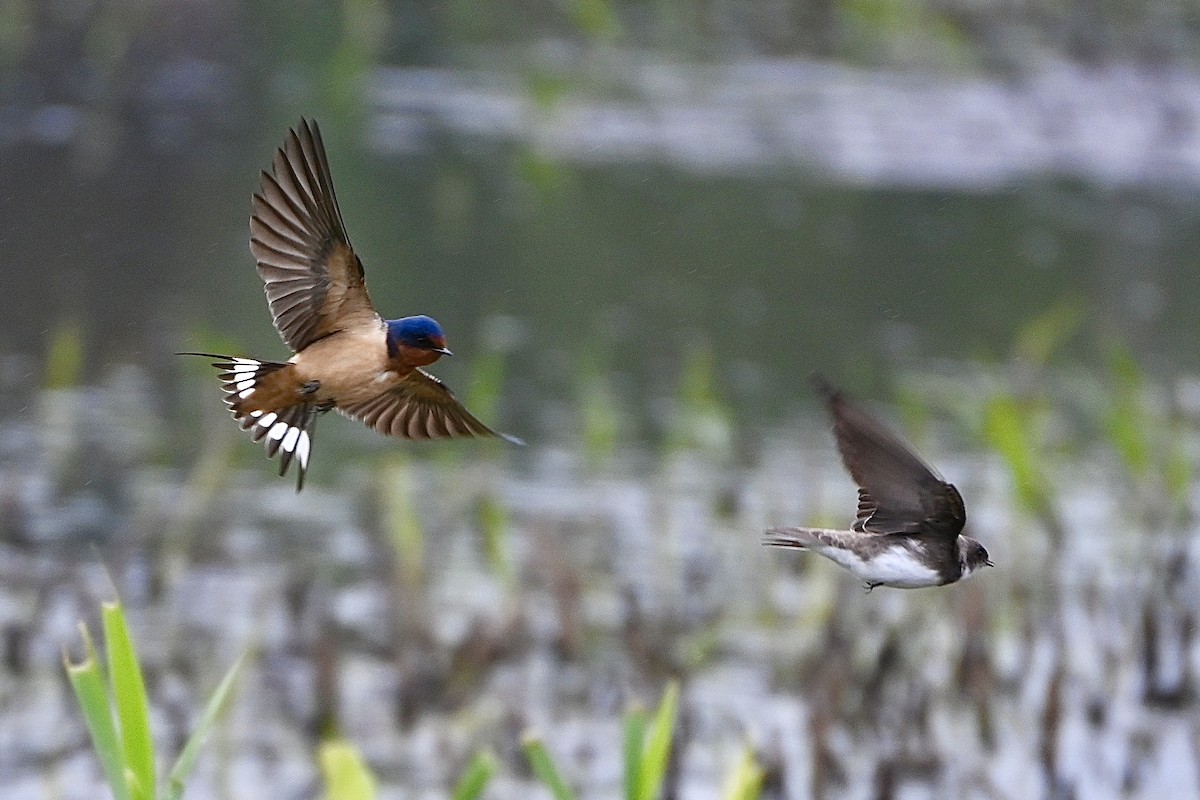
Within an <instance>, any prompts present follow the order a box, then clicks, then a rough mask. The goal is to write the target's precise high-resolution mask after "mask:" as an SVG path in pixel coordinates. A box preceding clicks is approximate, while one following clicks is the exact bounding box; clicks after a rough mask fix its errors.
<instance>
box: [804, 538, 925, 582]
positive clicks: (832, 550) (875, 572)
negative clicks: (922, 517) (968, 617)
mask: <svg viewBox="0 0 1200 800" xmlns="http://www.w3.org/2000/svg"><path fill="white" fill-rule="evenodd" d="M820 553H821V555H823V556H825V557H826V558H828V559H830V560H831V561H834V562H836V563H838V564H841V565H842V566H843V567H845V568H846V569H848V570H850V571H851V572H853V573H854V574H855V575H857V576H858V577H860V578H862V579H863V580H864V581H865V582H867V583H868V584H882V585H884V586H893V587H895V588H897V589H921V588H924V587H926V586H938V585H940V584H941V583H942V577H941V575H940V574H938V571H937V570H934V569H931V568H929V567H928V566H926V565H925V564H923V563H921V561H920V560H919V559H918V558H917V557H916V555H915V554H914V553H913V552H912V551H910V550H909V549H908V548H907V547H905V546H903V545H897V546H895V547H892V548H889V549H887V550H884V551H883V552H881V553H878V554H876V555H875V556H874V557H873V558H868V559H864V558H862V557H861V556H859V554H858V553H855V552H853V551H851V550H846V549H844V548H841V547H823V548H821V549H820Z"/></svg>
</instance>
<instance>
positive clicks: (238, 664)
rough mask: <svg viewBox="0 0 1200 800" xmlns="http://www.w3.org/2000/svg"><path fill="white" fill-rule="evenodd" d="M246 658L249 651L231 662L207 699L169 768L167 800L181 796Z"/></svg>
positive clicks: (174, 799)
mask: <svg viewBox="0 0 1200 800" xmlns="http://www.w3.org/2000/svg"><path fill="white" fill-rule="evenodd" d="M248 656H249V651H247V652H245V653H242V655H241V656H240V657H239V658H238V660H237V661H235V662H233V666H232V667H230V668H229V671H228V672H226V673H225V677H224V678H222V679H221V682H220V683H219V684H218V685H217V689H216V691H214V692H213V693H212V696H211V697H210V698H208V705H206V706H205V707H204V713H203V714H202V715H201V716H200V723H199V724H198V725H197V726H196V730H194V731H192V735H191V736H189V737H188V740H187V744H185V745H184V746H183V752H182V753H180V754H179V758H178V759H176V760H175V765H174V766H173V767H171V772H170V774H168V775H167V791H166V796H167V800H178V799H179V798H180V797H182V796H183V786H184V782H185V781H186V780H187V776H188V775H190V774H191V772H192V769H193V768H194V767H195V766H196V758H197V757H198V756H199V755H200V748H201V747H202V746H203V745H204V742H205V740H206V739H207V738H208V734H209V733H210V732H211V731H212V728H213V726H214V725H215V724H216V722H217V719H218V718H219V717H220V716H221V712H222V711H223V710H224V709H225V705H226V704H227V703H228V701H229V698H230V696H231V694H232V692H233V686H234V683H235V681H236V680H237V676H238V674H239V673H240V672H241V669H242V665H243V664H245V663H246V658H247V657H248Z"/></svg>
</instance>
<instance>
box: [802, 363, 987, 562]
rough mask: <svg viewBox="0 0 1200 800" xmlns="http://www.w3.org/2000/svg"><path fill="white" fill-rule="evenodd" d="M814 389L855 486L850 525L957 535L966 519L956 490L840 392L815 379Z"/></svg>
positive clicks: (870, 529) (877, 530) (876, 530)
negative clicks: (855, 513) (855, 512)
mask: <svg viewBox="0 0 1200 800" xmlns="http://www.w3.org/2000/svg"><path fill="white" fill-rule="evenodd" d="M817 388H818V390H819V391H820V392H821V394H822V395H823V396H824V398H825V403H826V405H827V406H828V407H829V413H830V414H831V415H832V416H833V433H834V437H835V438H836V439H837V445H838V450H839V451H841V454H842V461H843V463H845V465H846V469H847V470H849V472H850V475H851V476H852V477H853V478H854V480H855V481H856V482H857V483H858V485H859V487H860V488H859V490H858V519H857V520H856V521H855V523H854V528H855V529H856V530H860V531H863V532H866V533H936V534H940V535H943V536H946V537H950V538H953V537H956V536H958V533H959V531H961V530H962V528H963V525H965V524H966V521H967V512H966V507H965V506H964V505H963V500H962V496H961V495H960V494H959V493H958V490H957V489H955V488H954V486H953V485H952V484H949V483H946V482H945V481H944V480H942V478H941V476H940V475H938V474H937V472H935V471H934V469H933V468H932V467H930V466H929V465H928V464H927V463H925V461H924V460H923V459H922V458H921V457H920V456H918V455H917V454H916V453H915V452H914V451H913V450H912V448H910V447H909V446H908V445H907V444H906V443H905V442H904V441H902V440H901V439H900V438H899V437H898V436H896V435H895V434H894V433H892V432H891V431H890V430H888V429H887V428H886V427H884V426H883V424H882V423H880V422H879V421H878V420H876V419H875V418H874V417H872V416H871V415H869V414H868V413H867V412H866V411H864V410H863V409H861V408H859V407H858V406H856V405H855V404H854V403H851V402H850V401H849V400H847V399H846V397H845V395H843V394H842V393H841V392H840V391H838V390H837V389H835V388H833V387H832V386H830V385H828V384H826V383H824V382H823V381H820V380H818V382H817Z"/></svg>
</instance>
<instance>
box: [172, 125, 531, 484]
mask: <svg viewBox="0 0 1200 800" xmlns="http://www.w3.org/2000/svg"><path fill="white" fill-rule="evenodd" d="M250 251H251V252H252V253H253V254H254V258H255V260H256V261H257V262H258V274H259V277H261V278H262V280H263V283H264V290H265V291H266V295H267V302H268V304H269V305H270V308H271V316H272V317H273V318H274V323H275V329H276V330H277V331H279V335H280V336H281V337H282V338H283V341H284V342H285V343H286V344H287V346H288V347H289V348H290V349H291V350H292V352H293V353H294V355H293V356H292V357H291V358H290V359H288V360H287V361H261V360H259V359H256V358H239V357H236V356H222V355H215V354H212V353H184V354H182V355H198V356H206V357H208V358H213V359H215V362H214V364H213V366H215V367H217V368H218V369H220V370H221V375H220V378H221V380H222V382H223V383H224V389H225V402H226V403H227V404H228V405H229V407H230V410H231V411H232V412H233V418H234V419H235V420H237V421H238V422H239V423H240V424H241V426H242V430H249V431H251V435H252V436H253V437H254V440H255V441H259V440H265V443H266V448H267V456H268V457H269V458H273V457H274V456H276V455H279V457H280V458H279V474H280V475H284V474H286V473H287V470H288V467H289V466H290V465H291V464H292V462H293V460H294V461H295V462H296V464H297V473H298V474H297V478H296V491H300V489H301V488H302V487H303V486H304V476H305V473H306V472H307V471H308V464H309V458H310V457H311V455H312V441H313V430H314V428H315V426H316V422H317V418H318V417H320V416H321V414H323V413H325V412H327V411H329V410H331V409H337V410H338V411H340V412H341V413H342V414H345V415H346V416H348V417H351V418H353V419H358V420H362V421H363V422H364V423H366V424H367V425H368V426H370V427H372V428H374V429H375V430H377V431H378V432H380V433H382V434H384V435H386V436H398V437H401V438H404V439H439V438H447V437H473V436H499V437H500V438H502V439H506V440H508V441H510V442H513V443H514V444H522V442H521V441H520V440H519V439H517V438H515V437H513V436H509V435H507V434H503V433H497V432H495V431H493V430H492V429H491V428H489V427H488V426H487V425H484V424H483V423H482V422H480V421H479V420H478V419H476V418H475V417H474V416H472V415H471V413H470V412H469V411H467V409H465V408H464V407H463V406H462V404H461V403H460V402H459V401H458V400H457V399H456V398H455V397H454V395H453V393H451V391H450V390H449V389H448V388H447V387H446V385H445V384H443V383H442V382H441V381H440V380H438V379H437V378H435V377H434V376H432V375H430V374H429V373H427V372H425V371H424V370H422V369H421V367H424V366H428V365H429V364H432V363H433V362H435V361H437V360H438V359H439V358H441V357H442V356H448V355H453V354H452V353H451V352H450V350H449V349H448V348H447V347H446V335H445V333H443V331H442V328H441V326H440V325H438V323H437V322H436V321H435V320H433V319H431V318H430V317H426V316H413V317H403V318H402V319H391V320H385V319H383V318H382V317H381V316H380V315H379V314H378V313H377V312H376V311H375V307H374V306H373V305H372V304H371V298H370V296H369V295H368V294H367V286H366V282H365V277H364V273H363V266H362V261H360V260H359V258H358V256H357V255H356V254H355V252H354V249H353V248H352V247H351V246H350V239H349V238H348V237H347V235H346V226H345V224H344V223H343V221H342V212H341V210H340V209H339V208H338V202H337V197H336V196H335V194H334V191H333V178H332V177H331V176H330V172H329V163H328V160H327V159H326V156H325V146H324V144H323V143H322V141H321V132H320V130H319V129H318V127H317V124H316V123H315V122H313V123H311V124H310V123H309V122H308V121H307V120H304V119H301V120H300V124H299V125H298V126H297V127H296V129H295V130H290V131H288V135H287V138H286V139H285V140H284V143H283V146H282V147H281V148H279V150H278V152H277V153H276V154H275V160H274V163H273V165H272V170H271V174H268V173H267V172H263V173H262V178H261V184H260V190H259V192H258V193H257V194H255V195H254V199H253V208H252V214H251V216H250Z"/></svg>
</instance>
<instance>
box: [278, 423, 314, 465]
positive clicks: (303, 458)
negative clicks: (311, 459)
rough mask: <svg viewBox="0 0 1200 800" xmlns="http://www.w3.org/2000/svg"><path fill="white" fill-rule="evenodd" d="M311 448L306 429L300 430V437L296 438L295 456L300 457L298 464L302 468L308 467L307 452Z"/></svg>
mask: <svg viewBox="0 0 1200 800" xmlns="http://www.w3.org/2000/svg"><path fill="white" fill-rule="evenodd" d="M285 444H286V442H285ZM311 448H312V442H311V441H309V438H308V431H300V438H299V439H297V440H296V458H298V459H300V466H301V467H302V468H303V469H308V453H309V450H310V449H311Z"/></svg>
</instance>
